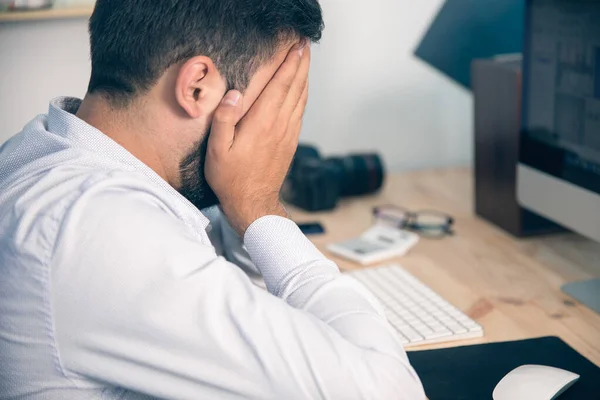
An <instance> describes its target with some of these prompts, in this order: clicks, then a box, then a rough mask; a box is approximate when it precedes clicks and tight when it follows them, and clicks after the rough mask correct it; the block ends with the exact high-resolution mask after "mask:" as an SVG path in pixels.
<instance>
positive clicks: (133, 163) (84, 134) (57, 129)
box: [48, 97, 209, 230]
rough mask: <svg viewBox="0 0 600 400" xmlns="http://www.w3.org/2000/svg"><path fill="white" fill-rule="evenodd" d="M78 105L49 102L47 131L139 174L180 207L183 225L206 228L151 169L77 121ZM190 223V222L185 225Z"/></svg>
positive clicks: (71, 101) (78, 101)
mask: <svg viewBox="0 0 600 400" xmlns="http://www.w3.org/2000/svg"><path fill="white" fill-rule="evenodd" d="M80 105H81V99H78V98H74V97H57V98H55V99H53V100H52V101H51V102H50V108H49V110H48V131H50V132H52V133H54V134H56V135H59V136H62V137H65V138H67V139H69V140H70V141H71V142H73V143H75V144H76V145H77V146H78V147H82V148H85V149H87V150H91V151H93V152H94V153H96V154H100V155H101V156H103V157H106V158H109V159H111V160H113V161H118V162H119V163H121V164H123V165H124V166H126V167H127V169H128V170H132V171H136V172H140V173H141V174H143V175H144V176H145V177H146V178H147V179H148V180H149V181H151V182H152V183H153V184H154V185H156V186H158V187H159V188H160V189H161V190H163V191H165V192H167V193H168V194H170V195H171V197H173V198H174V199H176V201H178V202H179V203H180V204H181V206H182V207H181V208H183V209H184V210H185V214H186V215H185V216H186V217H187V218H186V217H184V222H186V223H188V224H189V223H193V224H194V225H196V226H198V225H200V227H201V228H202V229H203V230H206V228H207V227H208V225H209V220H208V218H206V217H205V216H204V215H203V214H202V212H200V210H198V209H197V208H196V207H195V206H194V205H193V204H192V203H190V202H189V201H188V200H187V199H186V198H185V197H183V196H182V195H181V194H180V193H179V192H178V191H177V190H175V189H174V188H173V187H172V186H171V185H169V184H168V183H167V182H166V181H165V180H164V179H162V178H161V177H160V175H158V174H157V173H156V172H154V170H152V168H150V167H148V166H147V165H146V164H144V163H143V162H142V161H140V160H139V159H138V158H136V157H135V156H134V155H133V154H131V153H130V152H128V151H127V150H126V149H125V148H124V147H122V146H121V145H119V144H118V143H117V142H115V141H114V140H112V139H111V138H109V137H108V136H106V135H105V134H104V133H102V132H101V131H99V130H98V129H96V128H94V127H93V126H91V125H90V124H88V123H86V122H85V121H83V120H81V119H79V118H77V117H76V116H75V113H76V112H77V110H78V109H79V106H80ZM188 219H191V221H187V220H188Z"/></svg>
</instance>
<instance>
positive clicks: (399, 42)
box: [0, 0, 472, 170]
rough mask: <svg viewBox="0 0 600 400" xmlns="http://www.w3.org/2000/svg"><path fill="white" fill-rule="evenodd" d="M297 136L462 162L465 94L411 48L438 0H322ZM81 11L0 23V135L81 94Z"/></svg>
mask: <svg viewBox="0 0 600 400" xmlns="http://www.w3.org/2000/svg"><path fill="white" fill-rule="evenodd" d="M321 4H322V7H323V9H324V13H325V22H326V24H327V27H326V30H325V33H324V36H323V40H322V42H321V44H320V45H318V46H314V50H313V54H314V56H313V66H312V70H311V97H310V100H309V105H308V108H307V112H306V117H305V125H304V131H303V135H302V140H303V141H306V142H312V143H315V144H317V145H318V146H319V147H320V148H321V149H322V151H323V152H324V153H326V154H334V153H346V152H350V151H367V150H377V151H379V152H381V153H382V154H384V156H385V159H386V163H387V165H388V167H390V168H391V169H395V170H399V169H412V168H422V167H432V166H450V165H463V164H468V163H469V162H470V160H471V149H472V145H471V136H472V126H471V125H472V123H471V116H472V100H471V95H470V94H469V93H468V92H467V91H466V90H464V89H462V88H460V87H459V86H458V85H456V84H454V83H452V82H451V81H449V80H448V79H446V78H445V77H443V76H441V75H440V74H439V73H438V72H436V71H434V70H432V69H431V68H429V67H428V66H427V65H425V64H423V63H422V62H421V61H419V60H417V59H416V58H415V57H414V56H413V55H412V52H413V49H414V48H415V47H416V46H417V44H418V42H419V40H420V38H421V36H422V35H423V33H424V31H425V30H426V29H427V27H428V24H429V23H430V21H431V19H432V18H433V17H434V15H435V13H436V12H437V10H438V8H439V7H440V6H441V4H442V0H419V1H418V2H417V1H414V0H370V1H364V0H321ZM88 77H89V49H88V38H87V32H86V21H84V20H69V21H53V22H42V23H40V22H38V23H25V24H4V25H1V24H0V142H2V141H3V140H6V139H7V138H8V137H10V136H11V135H12V134H14V133H16V132H17V131H19V130H20V129H21V127H22V126H23V125H24V124H25V123H26V122H27V121H28V120H30V119H31V118H32V117H33V116H35V115H36V114H38V113H41V112H45V111H46V109H47V107H48V100H49V99H51V98H52V97H54V96H58V95H65V94H66V95H75V96H82V95H83V94H84V93H85V89H86V85H87V80H88Z"/></svg>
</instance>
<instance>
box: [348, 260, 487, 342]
mask: <svg viewBox="0 0 600 400" xmlns="http://www.w3.org/2000/svg"><path fill="white" fill-rule="evenodd" d="M348 275H350V276H352V277H354V278H355V279H358V280H359V281H361V282H362V283H363V284H364V285H365V286H366V287H367V288H369V290H371V292H373V294H374V295H375V296H376V297H377V298H378V299H379V300H380V301H381V303H382V304H383V307H384V309H385V313H386V315H387V317H388V320H389V322H390V324H391V325H392V326H393V327H394V328H395V329H396V330H397V331H398V332H399V333H400V339H401V340H402V342H403V343H404V345H405V346H406V347H410V346H419V345H424V344H432V343H440V342H449V341H455V340H463V339H472V338H477V337H481V336H483V328H482V327H481V325H479V324H478V323H477V322H475V321H473V320H472V319H471V318H469V317H468V316H467V315H465V314H464V313H463V312H462V311H460V310H459V309H457V308H456V307H454V306H453V305H452V304H450V303H448V302H447V301H446V300H444V299H443V298H442V297H440V296H439V295H438V294H437V293H435V292H434V291H433V290H431V289H429V288H428V287H427V286H425V285H424V284H423V283H422V282H420V281H419V280H418V279H417V278H415V277H414V276H412V275H411V274H410V273H408V272H407V271H405V270H404V269H403V268H402V267H400V266H397V265H390V266H384V267H378V268H365V269H361V270H358V271H354V272H350V273H348Z"/></svg>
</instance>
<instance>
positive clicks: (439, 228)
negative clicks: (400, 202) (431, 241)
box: [373, 205, 454, 239]
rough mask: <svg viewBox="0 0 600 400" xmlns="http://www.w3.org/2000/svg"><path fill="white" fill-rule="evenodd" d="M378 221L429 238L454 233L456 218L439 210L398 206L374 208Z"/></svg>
mask: <svg viewBox="0 0 600 400" xmlns="http://www.w3.org/2000/svg"><path fill="white" fill-rule="evenodd" d="M373 215H374V216H375V220H376V222H379V223H384V224H386V225H390V226H393V227H396V228H399V229H406V230H410V231H413V232H416V233H419V234H420V235H421V236H424V237H429V238H436V239H437V238H442V237H445V236H450V235H453V234H454V232H453V231H452V226H453V225H454V218H452V217H451V216H449V215H447V214H444V213H442V212H439V211H427V210H424V211H418V212H411V211H409V210H407V209H405V208H402V207H397V206H391V205H388V206H380V207H375V208H373Z"/></svg>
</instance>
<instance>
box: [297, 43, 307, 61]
mask: <svg viewBox="0 0 600 400" xmlns="http://www.w3.org/2000/svg"><path fill="white" fill-rule="evenodd" d="M306 43H307V40H306V39H302V40H301V41H300V42H299V43H298V54H299V55H300V57H302V55H303V54H304V48H305V47H306Z"/></svg>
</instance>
